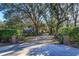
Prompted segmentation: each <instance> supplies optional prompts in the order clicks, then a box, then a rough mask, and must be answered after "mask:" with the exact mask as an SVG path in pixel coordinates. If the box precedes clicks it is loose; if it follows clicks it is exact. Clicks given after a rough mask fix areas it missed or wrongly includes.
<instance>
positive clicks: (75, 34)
mask: <svg viewBox="0 0 79 59" xmlns="http://www.w3.org/2000/svg"><path fill="white" fill-rule="evenodd" d="M69 37H70V38H72V39H73V41H76V42H79V27H75V28H73V29H72V31H71V32H70V33H69Z"/></svg>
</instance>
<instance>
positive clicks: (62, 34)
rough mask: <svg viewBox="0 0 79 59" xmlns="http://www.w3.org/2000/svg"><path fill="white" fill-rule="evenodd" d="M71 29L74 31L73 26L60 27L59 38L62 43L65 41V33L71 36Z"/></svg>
mask: <svg viewBox="0 0 79 59" xmlns="http://www.w3.org/2000/svg"><path fill="white" fill-rule="evenodd" d="M71 31H72V28H70V27H66V28H61V29H60V31H59V35H58V39H59V41H60V43H63V39H64V36H65V35H67V36H69V34H70V33H71Z"/></svg>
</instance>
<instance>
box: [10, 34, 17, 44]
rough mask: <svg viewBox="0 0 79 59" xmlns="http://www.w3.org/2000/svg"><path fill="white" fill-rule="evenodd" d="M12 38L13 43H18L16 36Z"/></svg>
mask: <svg viewBox="0 0 79 59" xmlns="http://www.w3.org/2000/svg"><path fill="white" fill-rule="evenodd" d="M11 40H12V43H16V36H15V35H13V36H12V39H11Z"/></svg>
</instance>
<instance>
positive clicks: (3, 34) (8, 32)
mask: <svg viewBox="0 0 79 59" xmlns="http://www.w3.org/2000/svg"><path fill="white" fill-rule="evenodd" d="M12 35H16V36H19V35H20V31H19V30H15V29H1V30H0V39H1V40H0V41H3V42H9V41H10V40H9V39H11V37H12Z"/></svg>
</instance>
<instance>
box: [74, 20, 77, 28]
mask: <svg viewBox="0 0 79 59" xmlns="http://www.w3.org/2000/svg"><path fill="white" fill-rule="evenodd" d="M76 23H77V20H76V19H75V20H74V26H75V27H76Z"/></svg>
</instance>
